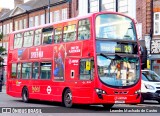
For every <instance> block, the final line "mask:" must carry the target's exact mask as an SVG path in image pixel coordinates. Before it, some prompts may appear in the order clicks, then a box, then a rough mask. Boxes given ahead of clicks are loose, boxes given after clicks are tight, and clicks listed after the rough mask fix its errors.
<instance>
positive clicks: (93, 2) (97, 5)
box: [88, 0, 128, 13]
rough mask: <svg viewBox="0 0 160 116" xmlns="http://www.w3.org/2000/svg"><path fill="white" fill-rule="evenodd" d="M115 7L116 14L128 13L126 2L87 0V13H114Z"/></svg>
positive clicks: (122, 0)
mask: <svg viewBox="0 0 160 116" xmlns="http://www.w3.org/2000/svg"><path fill="white" fill-rule="evenodd" d="M116 1H118V2H116ZM116 3H117V4H116ZM116 6H117V7H118V12H122V13H128V0H89V7H88V8H89V12H98V11H116Z"/></svg>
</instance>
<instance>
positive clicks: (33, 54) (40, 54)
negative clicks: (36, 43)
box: [31, 48, 43, 58]
mask: <svg viewBox="0 0 160 116" xmlns="http://www.w3.org/2000/svg"><path fill="white" fill-rule="evenodd" d="M42 57H43V51H39V50H38V48H36V51H35V52H31V58H42Z"/></svg>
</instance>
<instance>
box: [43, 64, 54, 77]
mask: <svg viewBox="0 0 160 116" xmlns="http://www.w3.org/2000/svg"><path fill="white" fill-rule="evenodd" d="M51 70H52V64H51V63H50V62H42V63H40V78H41V79H50V78H51V74H52V73H51Z"/></svg>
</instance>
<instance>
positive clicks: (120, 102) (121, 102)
mask: <svg viewBox="0 0 160 116" xmlns="http://www.w3.org/2000/svg"><path fill="white" fill-rule="evenodd" d="M115 103H116V104H124V103H125V101H123V100H116V101H115Z"/></svg>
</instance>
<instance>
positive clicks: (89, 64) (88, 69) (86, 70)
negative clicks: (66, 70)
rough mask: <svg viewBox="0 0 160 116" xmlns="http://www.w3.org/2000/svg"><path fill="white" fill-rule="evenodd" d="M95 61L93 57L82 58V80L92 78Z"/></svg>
mask: <svg viewBox="0 0 160 116" xmlns="http://www.w3.org/2000/svg"><path fill="white" fill-rule="evenodd" d="M92 73H93V61H92V60H91V59H81V60H80V80H91V79H92V77H93V74H92Z"/></svg>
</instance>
